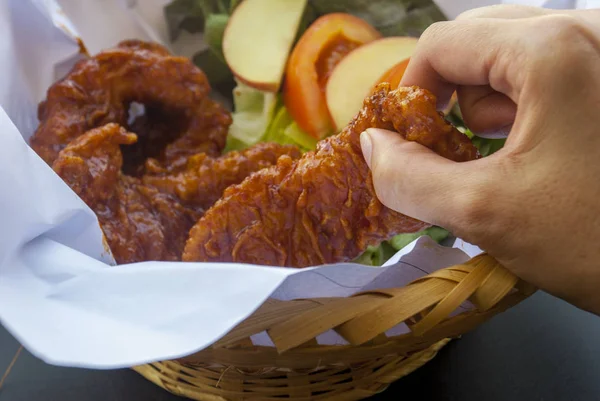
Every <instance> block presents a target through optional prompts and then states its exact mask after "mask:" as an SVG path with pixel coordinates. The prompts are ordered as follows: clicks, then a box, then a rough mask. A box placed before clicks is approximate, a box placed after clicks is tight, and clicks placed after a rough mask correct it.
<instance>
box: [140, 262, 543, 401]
mask: <svg viewBox="0 0 600 401" xmlns="http://www.w3.org/2000/svg"><path fill="white" fill-rule="evenodd" d="M534 291H535V288H533V287H532V286H530V285H528V284H527V283H525V282H523V281H520V280H519V279H518V278H517V277H515V276H514V275H513V274H512V273H510V272H509V271H508V270H506V269H505V268H504V267H502V266H501V265H499V264H498V263H497V262H496V261H495V260H494V259H493V258H491V257H490V256H488V255H485V254H483V255H480V256H477V257H475V258H473V259H471V260H470V261H468V262H467V263H465V264H463V265H457V266H452V267H449V268H445V269H442V270H439V271H436V272H434V273H432V274H430V275H428V276H426V277H423V278H420V279H418V280H416V281H415V282H413V283H411V284H409V285H407V286H405V287H403V288H396V289H386V290H381V291H371V292H366V293H360V294H356V295H355V296H353V297H349V298H319V299H306V300H294V301H285V302H284V301H276V300H269V301H268V302H266V303H265V304H264V305H263V306H262V307H261V308H259V309H258V310H257V311H256V312H255V313H254V314H253V315H252V316H250V317H249V318H248V319H246V320H245V321H244V322H242V323H241V324H239V325H238V326H237V327H235V328H234V329H233V330H232V331H231V332H229V333H228V334H227V335H226V336H225V337H223V338H222V339H221V340H219V341H218V342H217V343H215V344H213V345H212V346H211V347H210V348H207V349H205V350H203V351H201V352H198V353H197V354H194V355H191V356H189V357H186V358H184V359H180V360H177V361H170V362H161V363H153V364H148V365H143V366H137V367H135V368H134V369H135V370H136V371H137V372H139V373H140V374H142V375H143V376H144V377H146V378H147V379H148V380H150V381H152V382H153V383H155V384H157V385H158V386H160V387H162V388H164V389H166V390H168V391H170V392H171V393H174V394H177V395H180V396H183V397H187V398H190V399H194V400H202V401H238V400H239V401H241V400H253V401H258V400H261V401H267V400H273V401H275V400H277V401H281V399H282V398H283V399H289V400H294V401H307V400H331V401H336V400H344V401H346V400H348V401H349V400H360V399H364V398H367V397H370V396H372V395H374V394H376V393H379V392H381V391H383V390H385V389H386V388H387V386H389V385H390V383H392V382H394V381H395V380H397V379H399V378H401V377H402V376H405V375H407V374H409V373H411V372H412V371H414V370H415V369H417V368H418V367H420V366H422V365H423V364H425V363H427V361H429V360H430V359H432V358H433V357H434V356H435V355H436V353H437V352H438V350H439V349H440V348H442V347H443V346H444V345H445V344H446V343H447V342H448V341H450V339H451V338H453V337H457V336H459V335H461V334H463V333H465V332H467V331H469V330H471V329H473V328H474V327H476V326H477V325H479V324H481V323H482V322H484V321H486V320H488V319H489V318H491V317H492V316H494V315H496V314H498V313H500V312H502V311H504V310H506V309H507V308H510V307H511V306H513V305H515V304H517V303H519V302H521V301H522V300H523V299H525V298H527V297H528V296H530V295H531V294H533V292H534ZM465 301H470V302H471V303H472V304H473V305H474V306H475V308H473V309H470V310H468V311H466V312H462V313H459V314H454V315H452V314H453V312H454V311H455V310H456V309H457V307H458V306H459V305H461V304H463V302H465ZM450 315H452V316H450ZM402 322H404V323H406V324H407V325H408V327H409V328H410V332H408V333H406V334H402V335H398V336H395V337H388V336H386V335H385V333H386V332H387V331H388V330H389V329H391V328H393V327H395V326H396V325H398V324H400V323H402ZM331 329H333V330H335V331H336V332H337V333H338V334H340V335H341V336H342V337H343V338H344V339H345V340H346V341H347V342H348V343H349V345H336V346H332V345H319V344H318V343H317V341H316V339H315V338H316V337H317V336H318V335H320V334H322V333H325V332H327V331H329V330H331ZM265 330H266V331H267V333H268V334H269V337H270V338H271V340H272V341H273V343H274V344H275V347H266V346H255V345H253V344H252V342H251V341H250V336H252V335H254V334H257V333H261V332H263V331H265Z"/></svg>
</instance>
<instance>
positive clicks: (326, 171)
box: [183, 84, 479, 267]
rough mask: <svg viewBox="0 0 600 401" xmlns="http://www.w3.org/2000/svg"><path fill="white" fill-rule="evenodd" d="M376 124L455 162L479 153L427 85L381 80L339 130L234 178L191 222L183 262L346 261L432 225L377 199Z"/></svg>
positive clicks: (292, 264)
mask: <svg viewBox="0 0 600 401" xmlns="http://www.w3.org/2000/svg"><path fill="white" fill-rule="evenodd" d="M370 127H376V128H384V129H389V130H394V131H397V132H398V133H399V134H400V135H402V136H403V137H404V138H406V139H408V140H411V141H416V142H418V143H421V144H423V145H425V146H427V147H429V148H431V149H433V150H434V151H435V152H437V153H438V154H440V155H441V156H444V157H446V158H448V159H451V160H454V161H466V160H472V159H475V158H477V157H479V155H478V152H477V149H476V148H475V147H474V146H473V145H472V143H471V142H470V140H469V139H468V138H467V137H466V136H465V135H463V134H462V133H460V132H459V131H458V130H456V129H455V128H454V127H452V126H451V125H450V124H449V123H447V122H446V121H445V120H444V118H443V116H442V115H441V114H440V113H438V112H437V111H436V99H435V97H434V96H433V95H432V94H431V93H429V92H427V91H426V90H423V89H419V88H415V87H412V88H400V89H398V90H395V91H391V90H390V86H389V85H388V84H381V85H379V86H378V87H377V88H376V89H375V91H374V92H373V94H372V95H371V96H370V97H368V98H367V99H366V100H365V102H364V105H363V108H362V110H361V111H360V113H359V114H358V115H357V116H356V117H355V118H354V120H353V121H352V122H351V123H350V124H349V125H348V126H347V127H346V128H345V129H344V130H343V131H342V132H341V133H340V134H338V135H335V136H333V137H330V138H328V139H326V140H323V141H321V142H320V143H319V144H318V145H317V150H316V151H314V152H309V153H307V154H305V155H304V156H303V157H302V158H301V159H299V160H297V161H293V160H292V159H291V158H289V157H285V156H283V157H281V158H280V159H279V161H278V163H277V165H276V166H275V167H271V168H268V169H264V170H261V171H259V172H258V173H255V174H253V175H251V176H250V177H249V178H247V179H246V180H245V181H244V182H242V183H241V184H240V185H236V186H232V187H229V188H228V189H227V190H226V191H225V193H224V195H223V197H222V199H220V200H219V201H218V202H217V203H216V204H215V205H214V206H213V207H212V208H211V209H210V210H209V211H207V212H206V214H205V215H204V216H203V217H202V218H201V219H200V220H199V221H198V223H197V224H196V225H195V226H194V227H193V229H192V230H191V231H190V238H189V239H188V241H187V243H186V247H185V251H184V254H183V260H184V261H203V262H208V261H215V262H216V261H221V262H229V261H233V262H245V263H255V264H265V265H272V266H290V267H304V266H311V265H317V264H323V263H335V262H340V261H348V260H351V259H353V258H355V257H356V256H358V255H360V253H361V252H363V251H364V250H365V249H366V248H367V246H368V245H376V244H379V243H380V242H382V241H383V240H386V239H389V238H390V237H391V236H393V235H395V234H398V233H409V232H416V231H419V230H421V229H423V228H425V227H427V226H428V224H426V223H424V222H421V221H418V220H415V219H413V218H410V217H408V216H405V215H402V214H400V213H397V212H394V211H392V210H390V209H388V208H386V207H385V206H383V205H382V204H381V202H380V201H379V200H378V199H377V197H376V194H375V190H374V188H373V182H372V177H371V173H370V170H369V168H368V166H367V165H366V163H365V160H364V158H363V155H362V152H361V148H360V141H359V136H360V133H361V132H363V131H364V130H365V129H367V128H370Z"/></svg>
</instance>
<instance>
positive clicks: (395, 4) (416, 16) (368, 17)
mask: <svg viewBox="0 0 600 401" xmlns="http://www.w3.org/2000/svg"><path fill="white" fill-rule="evenodd" d="M310 3H311V4H312V5H313V7H314V8H315V10H316V11H317V13H318V14H319V15H324V14H329V13H334V12H343V13H348V14H352V15H355V16H357V17H359V18H362V19H364V20H365V21H367V22H368V23H369V24H371V25H372V26H373V27H375V29H377V30H379V31H380V32H381V33H382V34H383V35H384V36H419V35H421V33H423V31H425V29H427V27H428V26H429V25H431V24H432V23H434V22H437V21H443V20H446V16H445V15H444V14H443V13H442V12H441V11H440V9H439V8H438V7H437V6H436V5H435V3H434V2H433V1H432V0H310Z"/></svg>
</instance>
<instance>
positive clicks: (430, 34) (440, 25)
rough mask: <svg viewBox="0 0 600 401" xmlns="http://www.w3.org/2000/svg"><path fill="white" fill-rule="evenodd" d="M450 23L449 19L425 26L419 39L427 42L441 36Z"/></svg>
mask: <svg viewBox="0 0 600 401" xmlns="http://www.w3.org/2000/svg"><path fill="white" fill-rule="evenodd" d="M451 23H452V22H451V21H437V22H434V23H433V24H431V25H429V27H427V29H425V31H424V32H423V33H422V34H421V37H420V39H419V41H420V42H428V41H432V40H437V39H438V38H440V37H443V36H444V33H445V32H446V31H447V30H448V27H449V25H450V24H451Z"/></svg>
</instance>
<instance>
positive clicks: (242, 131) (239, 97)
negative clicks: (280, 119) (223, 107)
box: [226, 82, 277, 150]
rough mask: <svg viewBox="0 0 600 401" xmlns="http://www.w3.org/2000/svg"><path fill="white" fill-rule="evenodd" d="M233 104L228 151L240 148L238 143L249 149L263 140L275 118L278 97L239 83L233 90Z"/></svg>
mask: <svg viewBox="0 0 600 401" xmlns="http://www.w3.org/2000/svg"><path fill="white" fill-rule="evenodd" d="M233 104H234V110H235V112H234V113H233V114H232V119H233V123H232V124H231V126H230V127H229V134H228V141H231V143H229V142H228V144H227V147H226V150H233V149H237V148H239V146H240V144H239V143H238V142H241V143H242V144H243V145H245V146H246V147H248V146H251V145H253V144H255V143H257V142H258V141H260V140H262V139H263V137H264V136H265V134H266V132H267V129H268V128H269V125H270V124H271V121H272V119H273V116H274V112H275V108H276V105H277V95H276V94H275V93H271V92H263V91H260V90H257V89H254V88H251V87H249V86H247V85H244V84H242V83H241V82H238V83H237V86H236V87H235V89H234V90H233ZM230 138H231V139H230Z"/></svg>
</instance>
